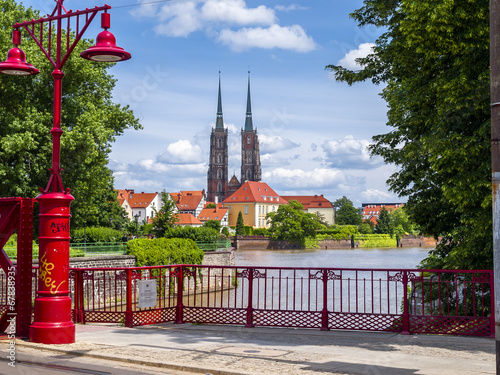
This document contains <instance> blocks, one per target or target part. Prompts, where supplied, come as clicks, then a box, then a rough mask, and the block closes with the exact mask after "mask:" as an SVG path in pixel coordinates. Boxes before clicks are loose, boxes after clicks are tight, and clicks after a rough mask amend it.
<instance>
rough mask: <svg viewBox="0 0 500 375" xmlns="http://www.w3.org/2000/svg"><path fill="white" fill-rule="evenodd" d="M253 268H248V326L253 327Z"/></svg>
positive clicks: (246, 325)
mask: <svg viewBox="0 0 500 375" xmlns="http://www.w3.org/2000/svg"><path fill="white" fill-rule="evenodd" d="M253 272H254V269H253V268H249V269H248V306H247V324H245V327H246V328H252V327H253V326H254V324H253Z"/></svg>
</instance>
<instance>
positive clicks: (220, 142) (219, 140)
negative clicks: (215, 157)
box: [217, 138, 222, 148]
mask: <svg viewBox="0 0 500 375" xmlns="http://www.w3.org/2000/svg"><path fill="white" fill-rule="evenodd" d="M217 141H218V146H219V148H221V147H222V140H221V139H220V138H219V139H218V140H217Z"/></svg>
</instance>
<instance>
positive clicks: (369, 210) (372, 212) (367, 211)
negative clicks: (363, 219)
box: [363, 203, 404, 217]
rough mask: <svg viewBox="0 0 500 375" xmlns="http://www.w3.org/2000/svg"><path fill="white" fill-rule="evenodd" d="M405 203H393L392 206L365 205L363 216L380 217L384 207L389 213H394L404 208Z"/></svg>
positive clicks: (382, 204)
mask: <svg viewBox="0 0 500 375" xmlns="http://www.w3.org/2000/svg"><path fill="white" fill-rule="evenodd" d="M403 206H404V203H392V204H384V203H381V204H376V203H370V204H364V205H363V216H376V217H378V216H379V215H380V211H382V207H385V209H386V210H387V211H394V210H396V209H398V208H399V207H403Z"/></svg>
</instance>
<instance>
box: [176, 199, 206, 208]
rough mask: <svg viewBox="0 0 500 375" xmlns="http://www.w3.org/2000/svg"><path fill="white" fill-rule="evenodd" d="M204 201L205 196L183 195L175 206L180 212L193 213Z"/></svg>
mask: <svg viewBox="0 0 500 375" xmlns="http://www.w3.org/2000/svg"><path fill="white" fill-rule="evenodd" d="M202 199H203V195H181V196H179V197H178V199H177V201H176V202H175V204H176V205H177V208H178V209H179V211H192V210H196V208H197V207H198V206H199V204H200V202H201V200H202Z"/></svg>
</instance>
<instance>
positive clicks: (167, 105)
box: [23, 0, 405, 207]
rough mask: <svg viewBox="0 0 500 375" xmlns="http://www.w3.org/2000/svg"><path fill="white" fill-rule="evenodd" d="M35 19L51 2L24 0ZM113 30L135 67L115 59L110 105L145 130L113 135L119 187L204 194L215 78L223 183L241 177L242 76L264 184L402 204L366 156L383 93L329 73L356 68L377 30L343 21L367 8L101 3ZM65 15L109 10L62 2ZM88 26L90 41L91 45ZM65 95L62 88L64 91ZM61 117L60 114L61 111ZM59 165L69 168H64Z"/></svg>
mask: <svg viewBox="0 0 500 375" xmlns="http://www.w3.org/2000/svg"><path fill="white" fill-rule="evenodd" d="M23 4H24V5H25V6H32V7H33V8H36V9H38V10H40V11H41V13H42V14H44V15H45V14H47V13H50V12H51V11H52V9H53V7H54V5H55V4H54V3H53V2H51V1H47V0H29V1H24V2H23ZM106 4H108V5H110V6H111V7H112V9H111V10H110V11H109V12H110V14H111V28H110V31H111V32H112V33H113V34H114V35H115V37H116V39H117V45H118V46H120V47H123V48H124V49H126V50H127V51H128V52H130V53H131V54H132V59H131V60H128V61H125V62H120V63H117V64H116V66H114V67H113V68H111V69H110V71H109V72H110V74H112V75H113V76H114V78H115V79H117V83H116V87H115V89H114V91H113V99H114V101H115V102H117V103H120V104H122V105H128V106H130V108H131V109H132V110H133V111H134V114H135V116H136V117H137V118H139V120H140V122H141V124H142V126H143V128H144V129H143V130H140V131H136V130H127V131H125V133H124V134H123V135H122V136H120V137H117V139H116V142H115V143H114V144H113V147H112V152H111V154H110V162H109V167H110V168H111V169H112V170H113V172H114V177H115V188H118V189H135V191H136V192H160V191H162V190H166V191H167V192H175V191H180V190H202V189H205V190H206V188H207V170H208V158H209V140H210V132H211V129H212V127H214V126H215V120H216V111H217V90H218V80H219V71H220V79H221V87H222V110H223V118H224V123H225V126H226V127H227V128H228V129H229V175H230V176H231V175H232V174H233V173H234V174H236V176H237V177H238V178H240V154H241V139H240V131H241V128H242V127H243V126H244V122H245V111H246V95H247V80H248V71H250V82H251V101H252V115H253V124H254V128H256V129H257V131H258V134H259V141H260V153H261V164H262V181H263V182H266V183H267V184H268V185H269V186H271V188H273V189H274V190H275V191H276V192H278V194H281V195H315V194H317V195H321V194H322V195H324V196H325V197H326V198H327V199H329V200H330V201H332V202H333V201H335V200H336V199H339V198H341V197H342V196H346V197H348V198H349V199H350V200H351V201H353V203H354V204H355V206H358V207H360V206H361V204H362V203H390V202H394V203H396V202H404V201H405V198H404V197H397V196H396V195H395V194H393V193H392V192H390V191H389V190H388V186H387V184H386V180H387V179H388V178H389V176H390V175H391V174H392V173H394V172H395V171H396V170H397V169H396V167H395V166H394V165H387V164H385V163H384V161H383V160H382V159H381V158H378V157H374V158H371V157H370V155H369V153H368V151H367V146H368V145H369V144H370V143H371V142H372V137H373V136H374V135H377V134H384V133H387V132H389V131H390V130H391V129H390V128H389V127H387V126H386V121H387V118H386V112H387V107H386V104H385V102H384V101H383V100H382V98H381V97H380V92H381V90H382V89H383V87H381V86H376V85H373V84H372V83H371V82H365V83H359V84H355V85H354V86H351V87H349V86H348V85H347V84H345V83H339V82H336V81H335V80H334V79H333V76H332V74H331V73H330V72H329V71H326V70H325V66H326V65H329V64H334V65H342V66H344V67H347V68H351V69H359V67H358V66H357V65H356V63H355V58H356V57H361V56H365V55H366V54H367V53H369V52H370V50H371V47H372V46H373V42H374V41H375V40H376V38H377V37H378V36H379V35H380V33H381V30H378V29H376V28H374V27H365V28H359V27H357V25H356V22H355V21H354V20H352V19H351V18H349V13H351V12H353V11H354V10H356V9H358V8H360V7H361V6H362V0H349V1H342V0H316V1H291V2H290V1H284V0H281V1H274V0H267V1H265V2H264V1H262V0H170V1H154V0H140V1H138V0H119V1H118V0H108V1H107V2H106ZM64 5H65V7H66V8H67V9H72V10H74V11H75V10H77V9H84V8H87V7H88V8H91V7H93V6H100V5H104V3H99V2H95V3H94V2H89V1H88V0H86V1H83V0H66V1H65V2H64ZM99 31H100V22H99V21H98V20H96V21H94V23H93V24H92V25H91V27H90V28H89V29H88V30H87V31H86V33H85V37H86V38H89V39H93V38H95V36H96V35H97V33H98V32H99ZM63 90H64V84H63ZM63 110H64V108H63ZM63 167H64V166H63Z"/></svg>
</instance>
